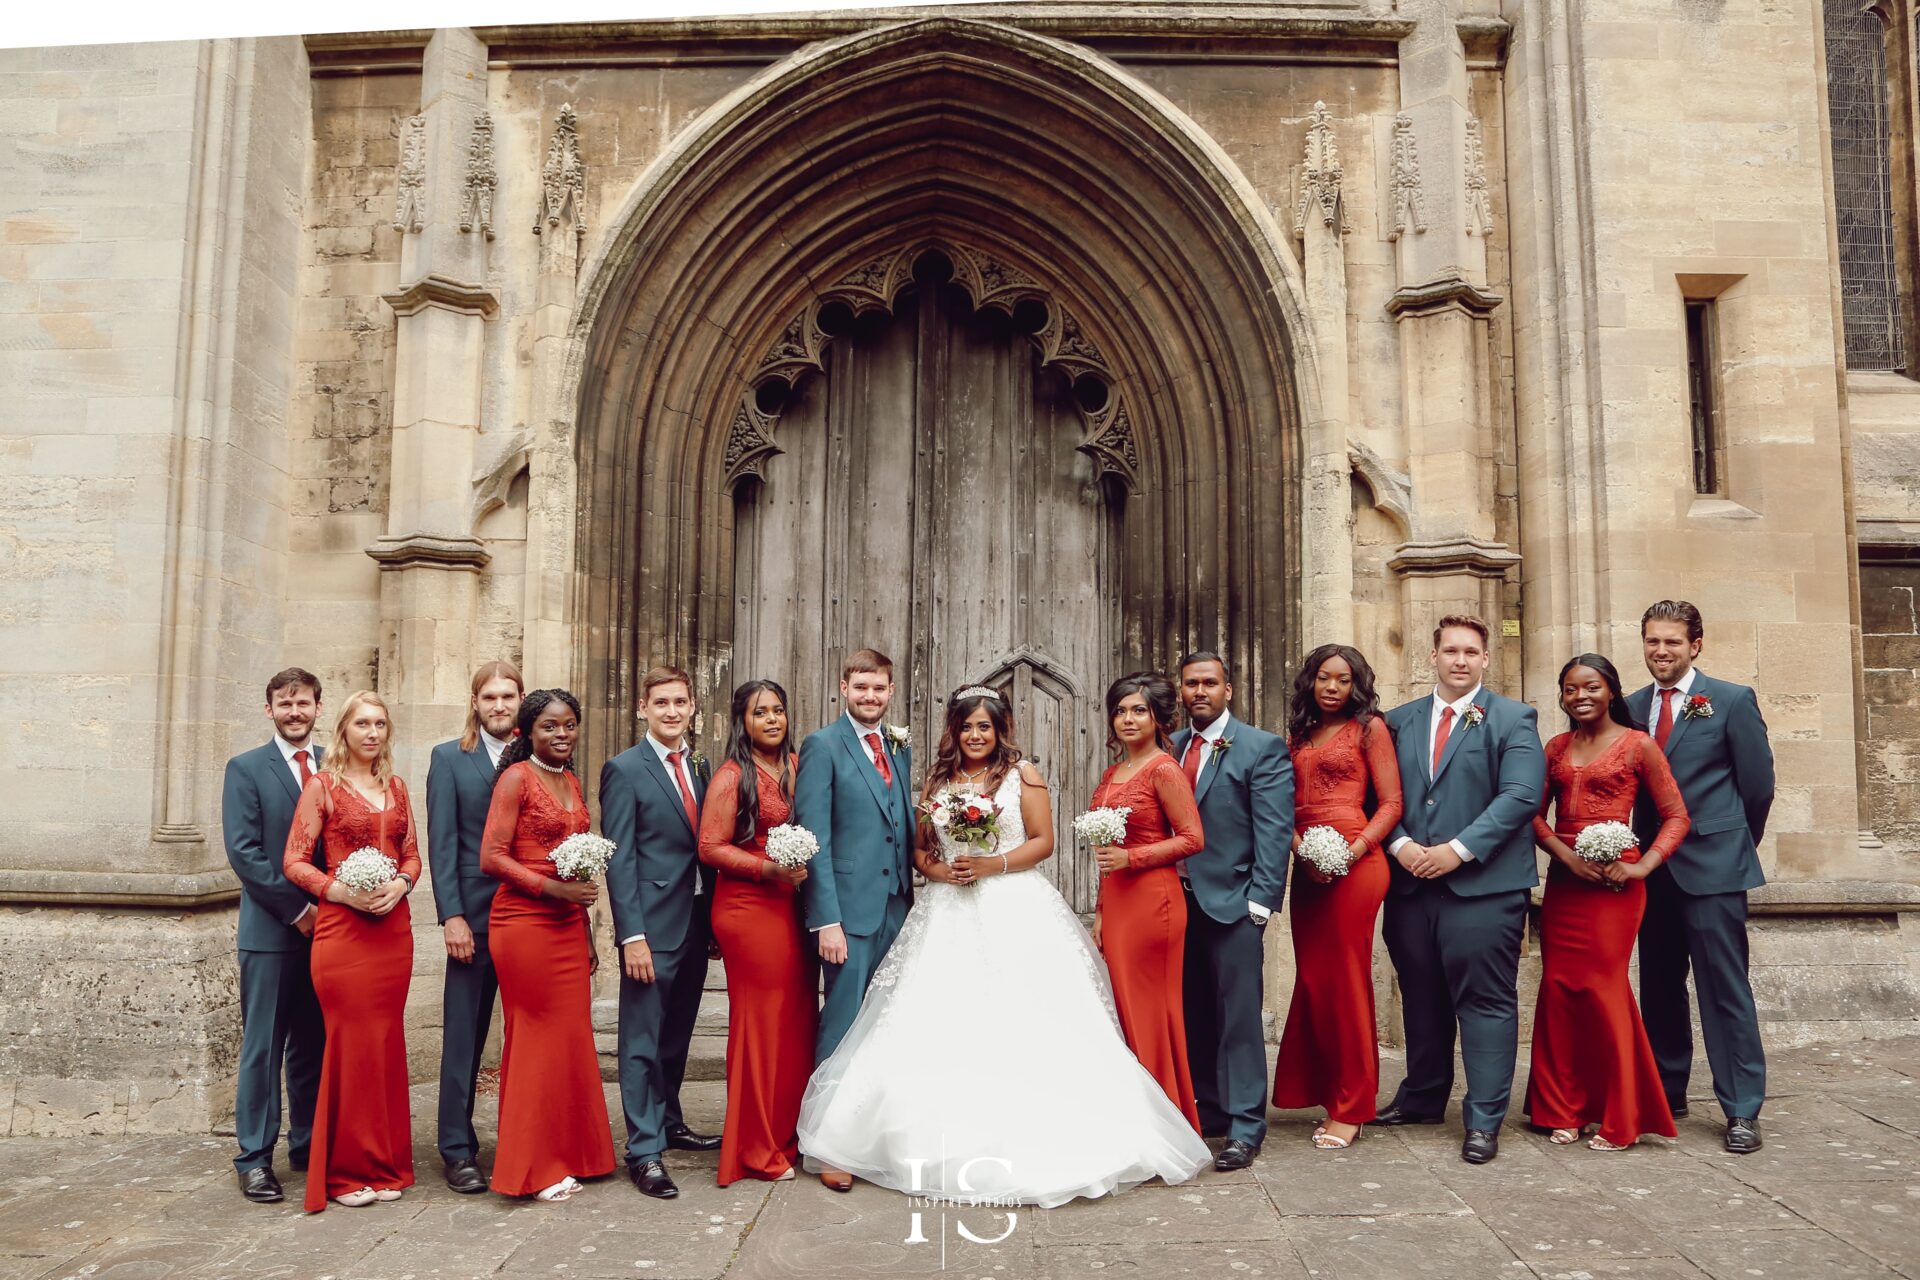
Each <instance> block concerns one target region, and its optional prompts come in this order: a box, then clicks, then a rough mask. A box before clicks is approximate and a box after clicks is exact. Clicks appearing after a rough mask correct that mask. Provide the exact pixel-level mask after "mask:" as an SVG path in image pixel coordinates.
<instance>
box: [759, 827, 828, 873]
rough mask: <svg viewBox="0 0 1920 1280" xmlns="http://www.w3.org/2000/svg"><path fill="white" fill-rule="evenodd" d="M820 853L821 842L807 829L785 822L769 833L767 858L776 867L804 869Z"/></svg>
mask: <svg viewBox="0 0 1920 1280" xmlns="http://www.w3.org/2000/svg"><path fill="white" fill-rule="evenodd" d="M818 852H820V842H819V841H818V840H816V839H814V835H813V832H811V831H809V830H807V829H806V828H805V827H801V826H795V825H794V824H793V823H791V822H783V823H781V824H780V825H779V826H777V827H775V828H774V829H773V830H771V831H769V832H767V857H769V858H771V859H772V860H773V862H774V864H775V865H776V866H782V867H804V866H806V865H807V864H808V863H809V862H812V861H813V855H814V854H816V853H818Z"/></svg>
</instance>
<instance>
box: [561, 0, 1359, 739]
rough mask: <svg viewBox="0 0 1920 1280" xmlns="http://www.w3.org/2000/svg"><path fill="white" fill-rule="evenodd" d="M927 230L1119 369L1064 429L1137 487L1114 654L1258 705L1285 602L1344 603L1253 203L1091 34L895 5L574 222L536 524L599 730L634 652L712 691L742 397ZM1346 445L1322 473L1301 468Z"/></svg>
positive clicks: (824, 46) (768, 439) (1068, 350)
mask: <svg viewBox="0 0 1920 1280" xmlns="http://www.w3.org/2000/svg"><path fill="white" fill-rule="evenodd" d="M929 246H933V247H939V248H941V249H942V251H943V252H944V253H946V254H947V256H948V257H949V259H950V260H952V261H953V263H954V270H955V278H956V280H957V282H958V283H960V284H961V285H963V286H965V287H966V288H967V291H968V292H969V294H970V295H971V296H972V298H973V301H974V304H975V306H976V307H979V306H982V305H1003V306H1007V307H1013V306H1017V305H1018V303H1019V301H1020V300H1021V299H1023V298H1028V297H1034V298H1044V299H1045V303H1046V311H1047V321H1046V324H1045V326H1043V327H1042V328H1040V329H1039V331H1038V332H1036V333H1035V334H1034V335H1033V336H1034V340H1035V342H1036V344H1037V345H1038V346H1039V348H1040V352H1041V356H1042V358H1043V360H1045V361H1047V362H1049V363H1051V364H1054V365H1055V366H1057V367H1059V368H1061V369H1062V370H1063V371H1064V372H1065V373H1066V374H1067V375H1068V376H1069V377H1081V376H1083V375H1086V374H1092V375H1093V376H1094V377H1097V378H1099V379H1100V381H1101V382H1102V383H1103V384H1104V385H1105V387H1106V390H1107V391H1108V393H1109V394H1108V395H1107V396H1106V398H1105V400H1104V401H1103V402H1100V404H1099V406H1098V408H1097V410H1095V411H1091V412H1090V411H1089V410H1088V409H1087V407H1086V406H1087V405H1088V403H1090V402H1089V401H1085V400H1083V401H1082V402H1081V403H1082V406H1083V413H1089V414H1090V416H1089V417H1088V419H1087V421H1086V422H1085V424H1084V430H1083V436H1082V441H1081V447H1082V448H1083V450H1085V451H1086V452H1088V453H1090V454H1092V455H1093V456H1094V458H1095V459H1096V460H1097V463H1098V465H1099V466H1100V467H1101V469H1103V470H1105V471H1108V472H1111V473H1114V474H1117V475H1119V476H1121V477H1123V479H1124V482H1125V487H1126V488H1127V489H1128V495H1127V498H1126V517H1125V520H1124V522H1123V525H1122V527H1121V531H1120V538H1121V543H1120V547H1119V558H1120V566H1121V567H1120V570H1119V573H1120V580H1121V582H1122V584H1123V585H1122V594H1123V595H1124V597H1125V610H1124V616H1125V625H1124V628H1123V635H1122V637H1121V641H1120V643H1121V645H1122V649H1123V654H1122V660H1127V661H1137V662H1142V663H1144V662H1150V661H1151V662H1159V661H1167V660H1170V658H1171V656H1172V655H1173V654H1174V653H1176V652H1177V651H1178V650H1179V649H1180V648H1182V647H1184V646H1190V645H1202V644H1204V645H1206V646H1209V647H1220V648H1222V649H1223V650H1225V651H1226V652H1228V653H1229V654H1230V655H1231V656H1232V657H1233V659H1234V661H1235V662H1236V664H1237V665H1238V666H1239V667H1240V668H1241V669H1242V670H1244V671H1247V672H1248V673H1249V674H1248V675H1247V676H1246V677H1245V678H1243V680H1242V681H1241V682H1240V683H1241V684H1242V688H1243V690H1244V691H1245V694H1246V698H1247V701H1248V702H1249V703H1250V704H1251V705H1250V706H1249V710H1250V711H1257V710H1258V707H1259V699H1260V696H1261V695H1260V692H1259V691H1260V689H1261V687H1262V686H1263V684H1264V685H1266V686H1269V687H1271V688H1273V689H1275V690H1276V696H1278V694H1277V691H1278V690H1279V689H1280V688H1281V687H1282V686H1283V685H1284V683H1285V675H1286V667H1287V665H1288V662H1289V659H1290V657H1291V656H1292V655H1293V654H1294V653H1296V652H1297V651H1298V648H1299V646H1300V643H1301V639H1302V637H1301V631H1302V628H1301V623H1302V621H1303V620H1304V619H1306V618H1309V617H1313V616H1316V615H1319V614H1321V613H1322V612H1324V611H1327V610H1333V609H1338V610H1341V611H1349V610H1350V609H1351V599H1350V594H1349V593H1345V592H1342V593H1339V598H1338V599H1331V598H1330V599H1327V600H1324V601H1323V600H1320V599H1318V598H1317V594H1316V596H1315V597H1313V598H1308V597H1306V596H1304V595H1303V594H1302V592H1301V591H1300V589H1299V587H1298V586H1297V585H1296V584H1301V583H1302V582H1303V581H1306V579H1305V577H1304V575H1303V574H1302V573H1301V568H1300V565H1301V556H1302V554H1303V542H1305V541H1306V539H1307V537H1309V536H1312V537H1317V536H1318V534H1307V533H1304V532H1303V531H1306V530H1318V529H1322V528H1325V527H1341V525H1342V522H1344V520H1345V517H1346V510H1347V502H1348V498H1347V491H1346V487H1345V481H1344V477H1345V475H1346V473H1347V468H1348V465H1349V464H1348V462H1347V458H1346V442H1345V434H1344V429H1343V427H1342V426H1341V424H1340V423H1338V421H1337V420H1336V419H1335V418H1334V417H1333V416H1332V415H1331V414H1330V413H1328V412H1327V411H1325V410H1323V409H1322V407H1321V405H1320V400H1319V390H1318V388H1319V380H1318V377H1317V374H1316V370H1315V365H1314V354H1313V348H1312V342H1311V338H1310V336H1309V334H1310V330H1309V326H1308V324H1307V322H1306V319H1305V313H1304V309H1303V306H1302V291H1301V283H1300V277H1299V271H1298V268H1297V266H1296V264H1295V263H1294V261H1293V259H1292V257H1291V256H1290V255H1291V250H1290V248H1289V247H1288V245H1287V242H1286V237H1285V235H1284V233H1283V232H1282V231H1281V229H1280V228H1279V226H1278V224H1277V223H1276V222H1275V220H1274V218H1273V215H1272V213H1271V212H1270V210H1269V209H1268V207H1267V205H1266V203H1265V202H1264V201H1263V200H1262V199H1261V198H1260V196H1259V195H1258V194H1257V193H1256V192H1255V191H1254V190H1253V189H1252V188H1251V186H1250V185H1249V184H1248V183H1247V181H1246V179H1245V177H1244V176H1243V175H1242V174H1240V172H1239V171H1238V170H1237V169H1236V168H1235V166H1234V165H1233V163H1232V161H1231V160H1229V159H1228V157H1227V156H1226V155H1225V154H1224V153H1223V152H1222V151H1221V150H1220V148H1219V146H1218V145H1217V144H1216V143H1214V142H1213V140H1212V139H1210V138H1209V137H1207V135H1206V134H1205V133H1203V132H1202V131H1201V130H1200V129H1199V128H1198V127H1197V126H1196V125H1195V124H1194V123H1193V122H1192V121H1191V120H1190V119H1188V118H1187V117H1186V116H1185V115H1183V114H1182V113H1181V112H1179V111H1178V110H1177V109H1176V108H1174V107H1173V106H1172V104H1171V103H1169V102H1168V101H1167V100H1166V99H1165V98H1164V97H1162V96H1161V95H1160V94H1158V93H1157V92H1155V91H1154V90H1152V89H1151V88H1149V87H1148V86H1146V85H1145V84H1143V83H1142V82H1140V81H1139V80H1137V79H1135V78H1133V77H1132V76H1130V75H1128V74H1127V73H1125V72H1124V71H1122V70H1121V69H1119V68H1117V67H1115V66H1114V65H1113V64H1112V63H1110V62H1107V61H1106V60H1105V59H1103V58H1100V57H1098V56H1097V55H1095V54H1093V53H1092V52H1090V51H1089V50H1087V49H1084V48H1080V47H1077V46H1073V45H1070V44H1065V43H1062V42H1060V41H1057V40H1052V39H1048V38H1046V37H1042V36H1036V35H1034V34H1032V33H1029V32H1024V31H1020V30H1017V29H1014V28H1010V27H1006V26H1002V25H999V24H995V23H990V22H980V21H972V20H966V19H960V18H954V17H945V16H943V17H935V18H928V19H923V20H915V21H910V22H904V23H898V24H893V25H889V26H883V27H877V28H873V29H870V30H867V31H863V32H860V33H858V34H855V35H852V36H847V37H844V38H841V39H837V40H831V41H824V42H822V43H820V44H817V45H812V46H809V47H807V48H805V49H802V50H800V51H798V52H796V53H795V54H794V55H792V56H791V57H789V58H787V59H785V60H784V61H782V62H781V63H778V64H776V65H774V66H772V67H769V68H768V69H767V70H766V71H764V72H762V73H761V74H760V75H758V76H756V77H755V78H754V79H753V80H751V81H749V82H748V83H746V84H744V85H742V86H741V87H740V88H739V89H737V90H736V91H735V92H734V93H732V94H731V95H729V96H728V97H727V98H725V99H723V100H721V101H720V102H718V103H716V104H715V105H714V106H713V107H711V108H709V109H708V110H707V111H705V112H703V113H702V114H701V115H700V117H699V118H698V119H697V120H696V121H695V122H694V123H693V124H691V125H689V126H688V128H687V129H686V131H685V132H683V133H682V134H681V135H680V136H679V137H677V138H676V139H675V140H674V141H673V142H672V143H671V144H670V145H669V147H668V149H667V150H666V151H665V152H664V153H662V155H660V156H659V157H658V158H657V159H656V160H655V162H654V163H653V164H652V165H651V166H650V167H649V169H648V170H647V171H646V172H645V173H644V174H643V175H642V176H641V178H640V180H639V181H638V183H637V185H636V187H635V189H634V191H633V192H632V193H631V194H630V195H629V197H628V198H627V200H626V201H625V203H624V205H623V207H622V208H621V209H620V211H619V212H618V213H617V214H615V215H614V216H613V217H611V218H607V219H605V220H603V221H602V222H601V225H600V228H599V229H598V230H597V231H596V232H595V233H594V235H593V237H591V238H590V242H589V245H588V250H589V254H590V256H589V258H588V260H587V262H586V264H585V269H584V270H583V272H582V273H581V276H580V278H579V284H578V291H577V295H576V296H577V298H578V303H577V306H576V307H575V309H574V311H573V315H572V318H571V322H570V325H569V328H568V329H567V332H566V339H565V351H564V356H563V358H562V366H563V367H560V368H557V369H554V370H553V371H552V381H551V382H549V383H548V384H546V385H547V386H548V387H549V388H550V390H549V392H548V394H547V395H546V396H545V402H546V405H547V408H546V410H545V412H543V413H539V414H536V421H537V423H538V427H537V429H536V436H537V437H538V438H537V439H536V442H535V445H534V448H533V454H534V456H535V457H536V458H543V457H544V458H547V459H549V460H550V465H549V466H547V467H545V468H542V467H538V466H536V468H535V471H534V482H535V484H536V487H537V488H538V489H539V490H540V492H536V493H534V494H532V495H531V496H530V508H531V509H532V512H533V513H534V518H535V521H536V523H537V524H538V525H539V527H538V528H537V529H532V530H530V532H529V547H530V555H532V554H533V551H532V548H534V547H536V546H538V547H540V548H541V549H542V550H541V552H540V554H542V555H543V556H544V557H545V563H546V564H547V565H548V566H550V572H549V575H548V577H547V579H546V580H547V581H550V582H555V583H561V584H563V589H561V590H552V589H549V590H547V591H546V592H545V594H544V595H543V596H542V603H541V610H540V611H530V612H533V613H534V615H535V616H534V621H536V622H539V623H541V624H542V625H543V626H545V627H546V628H547V630H546V632H545V634H548V635H551V636H561V637H564V640H565V643H566V646H567V648H568V650H569V652H570V655H571V663H572V667H573V671H572V675H571V680H572V682H573V684H574V687H575V688H576V689H579V690H581V691H582V692H583V693H584V694H585V695H586V696H587V698H588V700H589V704H590V706H592V707H595V708H599V709H602V710H604V711H612V712H615V713H616V714H615V715H614V716H611V717H609V716H607V715H600V716H598V717H594V716H592V715H590V717H589V733H590V736H591V737H592V738H593V739H594V740H591V741H590V742H589V744H588V749H589V751H590V752H594V753H596V754H597V751H598V750H601V749H606V748H611V747H614V746H617V745H619V744H621V743H623V742H625V741H628V740H631V739H632V738H633V737H634V736H636V732H637V729H636V726H635V724H634V722H633V721H632V720H631V718H630V716H631V711H632V708H633V705H634V701H635V700H634V698H633V696H632V695H633V693H634V682H635V680H636V679H637V677H638V674H639V672H640V671H641V670H643V669H644V667H645V666H646V665H648V664H650V663H652V662H655V661H662V660H672V661H677V662H679V663H681V664H683V665H686V666H688V667H689V669H690V670H692V671H693V672H694V674H695V678H696V681H697V682H698V683H699V685H700V688H701V690H702V691H703V692H706V693H712V692H714V691H717V690H719V689H721V688H723V687H725V685H726V683H727V682H728V680H729V677H730V676H731V674H732V673H731V670H730V645H731V637H732V625H733V610H734V609H735V608H736V607H738V606H739V604H740V602H737V601H736V600H735V599H734V598H733V595H732V580H731V573H732V521H733V500H732V497H731V494H730V489H731V486H732V485H733V483H735V482H737V481H738V480H739V479H740V478H741V477H742V476H744V475H748V474H753V473H754V472H755V471H756V469H757V468H759V467H761V466H762V465H764V464H765V461H766V459H767V458H769V457H771V456H772V450H773V449H777V448H778V444H777V439H778V433H777V429H776V425H775V424H774V423H773V422H772V421H771V420H770V419H768V420H763V419H762V418H757V417H755V416H754V413H755V408H754V400H753V391H754V389H755V387H756V386H757V385H759V384H760V383H762V382H764V381H765V380H766V379H767V378H769V377H772V376H783V377H784V376H787V375H788V374H791V376H793V377H798V376H799V375H800V374H801V373H802V372H804V371H805V370H807V369H809V368H817V367H818V365H819V359H820V349H821V348H820V341H821V339H820V335H819V334H818V333H817V332H816V331H815V330H816V327H817V326H816V325H815V323H814V322H815V320H816V319H817V317H818V315H819V309H820V308H821V307H822V306H823V305H824V304H825V303H826V302H827V301H829V300H832V299H833V298H834V297H835V296H840V297H845V296H846V295H847V294H848V292H849V291H857V290H858V289H859V288H860V287H862V286H861V285H860V284H859V282H860V280H861V279H862V278H863V273H865V278H867V280H868V284H867V286H866V287H867V288H868V294H869V296H868V298H867V302H868V304H869V305H871V306H887V307H890V306H891V303H892V299H893V296H894V294H893V290H894V289H895V287H896V286H897V285H898V284H899V283H901V282H902V281H903V280H904V278H905V276H904V275H903V273H910V271H911V264H912V262H913V261H914V260H915V258H916V257H917V256H918V255H919V253H920V252H921V251H922V250H923V249H925V248H927V247H929ZM890 282H891V283H890ZM849 305H852V304H851V302H850V303H849ZM770 361H771V362H770ZM743 415H744V417H743ZM1323 459H1331V460H1332V462H1331V463H1330V464H1328V465H1323ZM569 462H570V463H571V465H570V466H568V465H566V464H567V463H569ZM1333 468H1337V470H1338V472H1339V475H1340V476H1341V478H1342V481H1341V484H1340V485H1338V486H1334V485H1329V484H1321V483H1319V482H1318V481H1317V480H1315V481H1314V482H1313V483H1308V482H1307V481H1308V478H1309V477H1310V476H1317V475H1318V473H1319V471H1321V470H1329V469H1333ZM543 472H544V474H543ZM576 494H577V500H576ZM1309 504H1312V505H1311V506H1310V505H1309ZM1320 506H1325V507H1326V508H1327V511H1326V512H1325V513H1319V512H1318V508H1319V507H1320ZM1304 553H1305V554H1309V555H1318V556H1322V557H1327V556H1338V557H1342V558H1345V557H1347V556H1349V555H1350V552H1349V550H1348V548H1347V547H1346V546H1345V545H1337V546H1325V547H1319V546H1316V547H1311V548H1307V549H1305V552H1304ZM1309 589H1310V590H1313V591H1315V592H1316V593H1319V592H1320V591H1321V577H1320V575H1315V577H1314V578H1313V579H1312V580H1311V583H1310V584H1309ZM749 607H750V606H749ZM555 665H556V664H555V662H554V660H553V658H547V659H546V660H545V663H544V669H545V670H547V671H550V672H553V674H554V675H555V676H558V674H559V672H558V671H557V670H555ZM622 717H629V718H626V719H623V718H622ZM596 719H597V720H598V721H599V723H600V724H601V726H602V734H604V736H601V734H596V733H595V732H594V729H593V725H594V722H595V720H596Z"/></svg>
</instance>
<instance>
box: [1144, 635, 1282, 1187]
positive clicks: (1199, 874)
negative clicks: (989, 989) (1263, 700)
mask: <svg viewBox="0 0 1920 1280" xmlns="http://www.w3.org/2000/svg"><path fill="white" fill-rule="evenodd" d="M1178 684H1179V688H1180V703H1181V705H1182V706H1184V707H1185V708H1186V710H1187V720H1188V722H1189V727H1188V728H1186V729H1183V730H1181V731H1180V732H1179V733H1177V734H1175V735H1174V738H1173V758H1174V759H1175V760H1178V761H1179V762H1180V767H1181V768H1182V769H1183V770H1184V771H1185V772H1186V775H1187V778H1188V780H1189V781H1190V782H1192V783H1193V793H1194V799H1195V800H1196V801H1197V802H1198V803H1199V806H1200V825H1201V826H1202V827H1204V828H1205V830H1206V833H1207V843H1206V847H1205V848H1203V849H1202V850H1201V851H1200V852H1199V853H1196V854H1194V855H1193V856H1192V857H1190V858H1183V859H1181V860H1180V862H1179V863H1177V864H1176V865H1178V866H1179V868H1180V882H1181V884H1182V886H1183V887H1184V888H1185V889H1186V894H1187V942H1186V956H1185V967H1184V969H1183V974H1184V982H1185V991H1184V993H1183V995H1184V1006H1185V1009H1186V1024H1187V1059H1188V1062H1189V1065H1190V1066H1191V1067H1192V1071H1193V1088H1194V1093H1195V1094H1196V1095H1197V1097H1196V1099H1195V1101H1196V1103H1197V1105H1198V1107H1199V1111H1200V1127H1201V1129H1202V1130H1203V1131H1204V1132H1207V1133H1222V1132H1224V1133H1225V1134H1226V1138H1227V1142H1226V1145H1225V1146H1223V1147H1222V1148H1221V1149H1220V1153H1219V1154H1218V1155H1217V1156H1215V1157H1214V1161H1213V1166H1214V1168H1216V1169H1220V1170H1222V1171H1226V1172H1231V1171H1232V1170H1235V1169H1244V1168H1246V1167H1247V1166H1248V1165H1250V1164H1252V1163H1253V1161H1254V1158H1255V1157H1256V1156H1258V1155H1259V1154H1260V1146H1261V1144H1262V1143H1263V1142H1265V1141H1266V1137H1267V1047H1266V1036H1265V1028H1264V1025H1263V1024H1262V1021H1261V1017H1260V1009H1261V1003H1262V1001H1261V985H1262V984H1261V972H1262V968H1263V965H1262V956H1263V942H1264V940H1265V933H1266V927H1267V921H1268V919H1269V918H1270V917H1271V916H1272V915H1273V913H1274V912H1275V911H1278V910H1279V909H1280V900H1281V898H1282V897H1284V896H1285V894H1286V891H1287V861H1288V859H1289V857H1290V856H1291V853H1292V847H1293V756H1292V753H1290V752H1289V751H1288V750H1287V743H1286V739H1284V738H1281V737H1279V736H1277V735H1275V734H1271V733H1268V732H1266V731H1265V730H1264V729H1256V728H1254V727H1253V726H1252V725H1250V724H1247V723H1245V722H1243V721H1240V720H1236V719H1234V718H1233V713H1232V712H1230V711H1229V710H1228V709H1227V704H1228V703H1230V702H1231V701H1232V700H1233V683H1232V679H1231V675H1230V673H1229V671H1228V670H1227V663H1226V660H1225V659H1224V658H1222V657H1221V656H1220V655H1219V654H1217V653H1194V654H1189V655H1188V656H1187V657H1185V658H1183V659H1181V661H1180V678H1179V681H1178Z"/></svg>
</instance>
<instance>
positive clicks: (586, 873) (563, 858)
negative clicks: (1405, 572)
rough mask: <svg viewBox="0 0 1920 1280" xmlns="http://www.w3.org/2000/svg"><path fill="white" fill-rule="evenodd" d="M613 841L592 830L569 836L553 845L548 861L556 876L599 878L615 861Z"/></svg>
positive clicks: (564, 878) (578, 878)
mask: <svg viewBox="0 0 1920 1280" xmlns="http://www.w3.org/2000/svg"><path fill="white" fill-rule="evenodd" d="M613 850H614V844H613V841H611V840H609V839H607V838H606V837H605V836H596V835H594V834H593V833H592V832H591V831H582V832H580V833H579V834H578V835H571V836H568V837H567V838H566V839H565V840H562V841H561V842H560V843H559V844H557V845H555V846H554V847H553V852H552V853H550V854H548V855H547V861H548V862H551V863H552V864H553V873H554V876H555V877H556V878H558V879H561V880H597V879H599V878H600V876H601V875H602V874H603V873H605V871H606V869H607V863H609V862H611V861H613Z"/></svg>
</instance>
